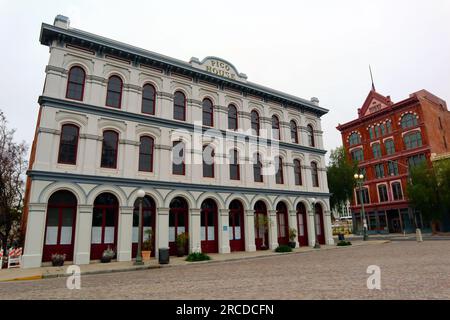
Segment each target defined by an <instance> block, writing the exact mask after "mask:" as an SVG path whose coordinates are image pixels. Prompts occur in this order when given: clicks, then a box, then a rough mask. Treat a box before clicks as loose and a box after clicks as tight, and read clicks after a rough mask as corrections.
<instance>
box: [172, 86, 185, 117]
mask: <svg viewBox="0 0 450 320" xmlns="http://www.w3.org/2000/svg"><path fill="white" fill-rule="evenodd" d="M173 118H174V119H175V120H181V121H186V96H185V95H184V93H183V92H181V91H177V92H175V94H174V96H173Z"/></svg>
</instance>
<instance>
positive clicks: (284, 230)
mask: <svg viewBox="0 0 450 320" xmlns="http://www.w3.org/2000/svg"><path fill="white" fill-rule="evenodd" d="M276 209H277V227H278V244H279V245H282V244H284V245H286V244H288V242H289V224H288V212H287V207H286V204H285V203H284V202H279V203H278V204H277V207H276Z"/></svg>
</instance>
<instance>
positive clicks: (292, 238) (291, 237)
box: [289, 228, 297, 249]
mask: <svg viewBox="0 0 450 320" xmlns="http://www.w3.org/2000/svg"><path fill="white" fill-rule="evenodd" d="M295 237H297V230H295V229H294V228H289V247H291V248H292V249H295V244H296V243H295Z"/></svg>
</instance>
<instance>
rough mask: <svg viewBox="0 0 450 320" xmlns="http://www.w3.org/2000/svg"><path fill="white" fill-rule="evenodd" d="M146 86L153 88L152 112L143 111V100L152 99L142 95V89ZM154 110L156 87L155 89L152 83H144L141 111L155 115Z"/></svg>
mask: <svg viewBox="0 0 450 320" xmlns="http://www.w3.org/2000/svg"><path fill="white" fill-rule="evenodd" d="M146 88H151V89H152V90H153V95H152V99H153V102H152V109H153V112H145V111H144V101H152V100H150V99H148V98H145V96H144V91H145V89H146ZM155 110H156V89H155V86H154V85H152V84H151V83H146V84H144V86H143V87H142V102H141V112H142V113H144V114H149V115H155Z"/></svg>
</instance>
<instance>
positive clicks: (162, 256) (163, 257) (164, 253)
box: [158, 248, 169, 264]
mask: <svg viewBox="0 0 450 320" xmlns="http://www.w3.org/2000/svg"><path fill="white" fill-rule="evenodd" d="M158 258H159V260H158V261H159V264H169V248H159V257H158Z"/></svg>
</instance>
